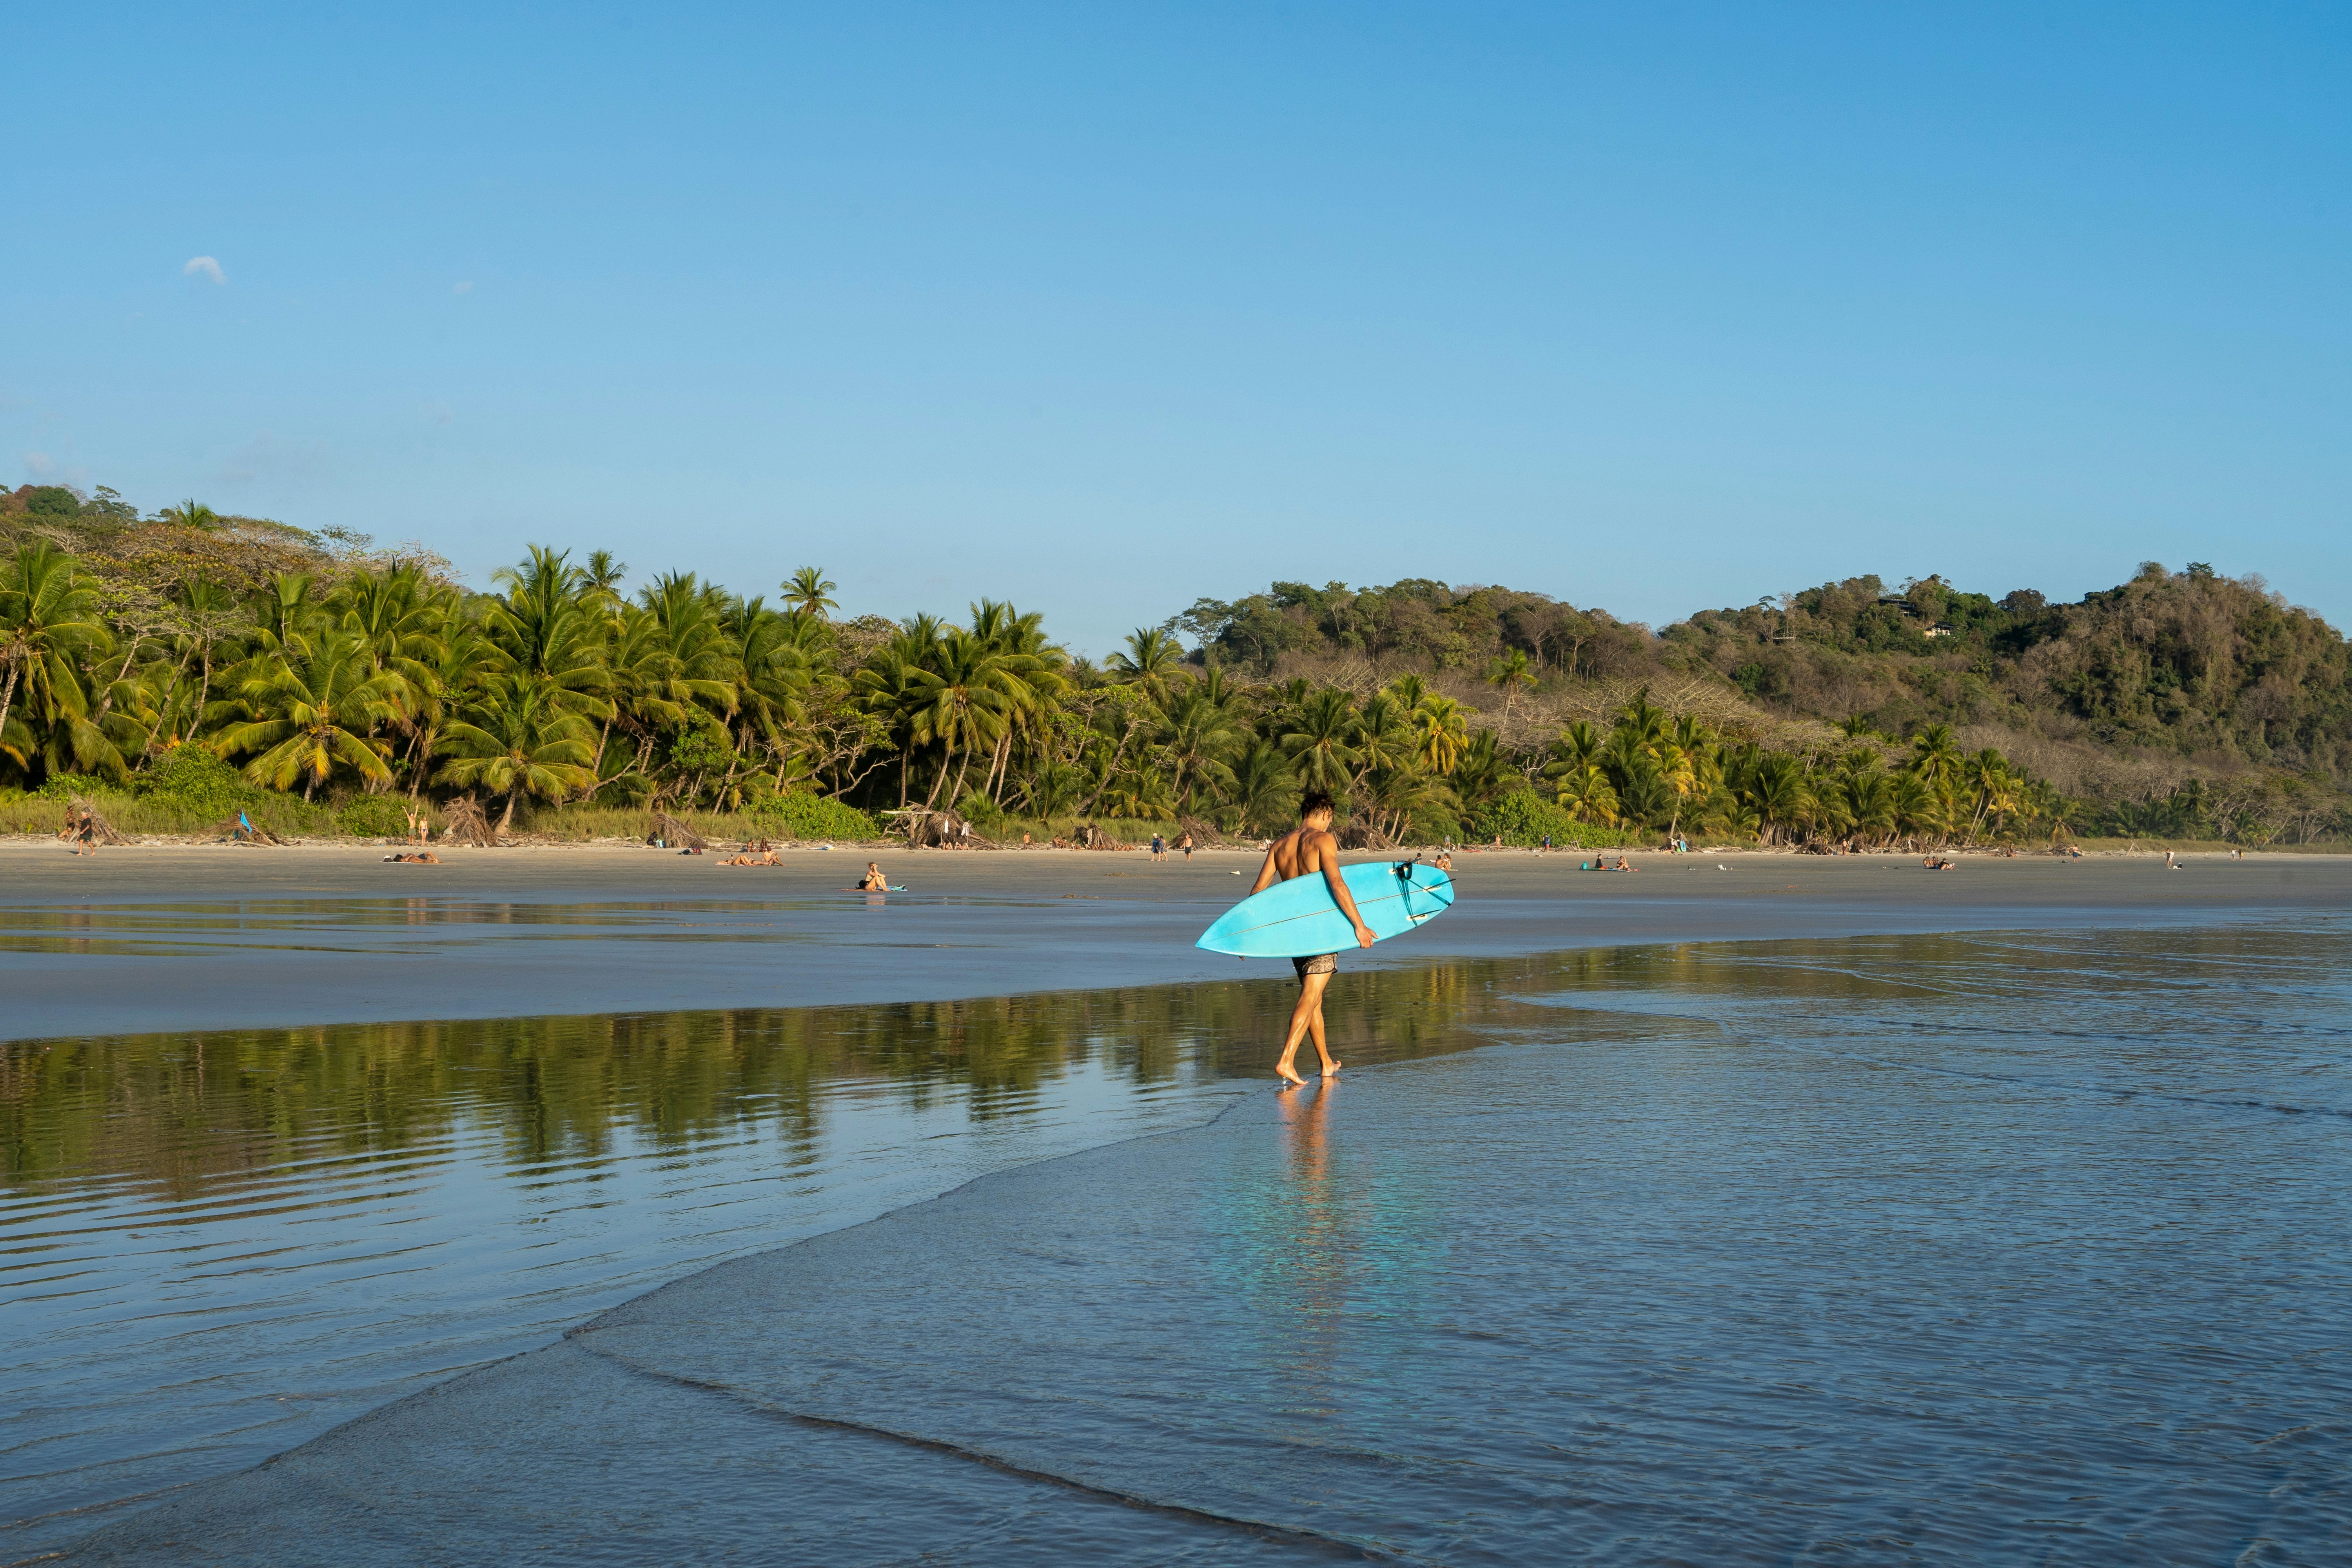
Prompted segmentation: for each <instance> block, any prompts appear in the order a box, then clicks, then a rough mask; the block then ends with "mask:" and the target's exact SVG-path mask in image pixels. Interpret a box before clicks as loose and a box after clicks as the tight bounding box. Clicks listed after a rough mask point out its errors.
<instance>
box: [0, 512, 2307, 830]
mask: <svg viewBox="0 0 2352 1568" xmlns="http://www.w3.org/2000/svg"><path fill="white" fill-rule="evenodd" d="M0 549H5V560H0V804H5V798H6V797H7V796H8V795H10V794H11V792H13V793H14V795H15V798H17V799H19V800H22V799H23V798H24V796H25V795H27V794H30V795H38V796H43V797H47V798H50V799H56V798H58V797H61V796H64V795H72V794H78V793H102V792H113V794H114V795H116V796H118V797H128V798H155V799H170V800H176V801H179V802H181V803H182V804H183V805H185V806H186V809H187V810H188V811H190V812H197V813H206V812H215V811H219V810H229V811H231V813H232V815H233V812H234V810H236V809H246V810H248V811H251V810H275V811H278V812H279V813H280V814H281V816H284V815H285V814H287V813H293V814H295V816H299V817H300V821H299V824H298V826H303V827H304V828H305V829H306V830H307V829H309V828H313V827H316V826H319V825H320V823H321V822H329V823H331V824H340V825H341V826H342V827H344V828H345V829H347V830H351V831H371V832H373V831H382V830H383V828H384V827H385V825H387V824H391V823H397V822H398V820H399V819H400V816H401V811H400V809H399V807H398V805H397V804H396V803H400V802H406V801H415V802H417V803H419V804H421V805H428V806H429V805H433V804H434V803H436V802H439V803H450V802H455V801H457V800H464V801H466V802H467V803H470V807H471V808H473V809H487V810H488V813H489V814H490V815H491V816H492V817H493V818H494V819H495V820H496V821H498V822H499V823H500V824H502V825H504V826H508V827H514V826H523V825H527V824H528V823H530V821H531V820H533V819H534V817H539V816H545V814H547V813H550V812H560V811H565V810H570V811H574V812H576V811H579V810H583V809H588V808H590V807H593V806H603V807H609V808H623V807H626V808H643V807H659V808H662V809H667V810H687V809H690V808H697V807H698V808H702V809H706V810H729V811H735V812H740V813H745V814H748V816H749V818H750V819H751V820H753V821H761V820H764V821H768V822H771V823H772V824H773V825H774V826H775V830H776V831H777V832H778V834H779V835H780V836H783V835H787V834H789V833H790V832H793V831H794V830H796V829H798V828H801V827H811V826H812V825H829V826H823V829H822V830H823V831H824V832H826V833H829V834H833V835H835V836H845V835H847V834H849V833H850V832H852V831H853V830H854V829H855V828H856V826H858V825H863V826H865V827H866V829H869V830H870V829H872V828H873V826H874V822H875V815H882V814H888V813H891V812H895V811H898V809H900V808H902V807H906V806H909V805H916V806H928V807H931V808H934V809H953V810H955V811H957V812H959V813H961V814H962V815H963V816H966V817H968V818H969V819H971V821H973V822H975V823H977V824H978V825H980V826H981V827H982V831H983V832H992V833H1016V830H1022V829H1026V828H1036V829H1041V830H1043V831H1044V832H1046V833H1053V832H1056V831H1062V830H1064V829H1065V828H1066V826H1068V825H1072V824H1075V823H1076V822H1078V821H1081V820H1087V819H1091V820H1095V821H1101V820H1104V819H1110V818H1125V819H1129V820H1130V821H1134V822H1153V823H1162V822H1164V823H1173V822H1178V821H1184V822H1189V823H1191V824H1192V825H1194V826H1196V828H1197V829H1199V830H1202V831H1224V832H1230V833H1240V834H1256V833H1263V832H1265V831H1268V830H1271V829H1273V828H1275V827H1276V826H1280V825H1282V824H1283V823H1285V822H1286V820H1287V819H1288V817H1289V816H1290V814H1291V811H1292V809H1293V807H1294V805H1295V803H1296V800H1297V793H1298V791H1299V790H1300V789H1301V788H1302V787H1304V786H1307V785H1314V786H1318V787H1323V788H1328V789H1330V790H1332V791H1333V792H1334V793H1336V794H1338V795H1339V796H1341V798H1342V799H1343V801H1344V802H1345V803H1346V809H1347V812H1348V815H1349V820H1350V825H1351V829H1352V831H1354V832H1355V833H1356V834H1357V835H1358V836H1360V837H1381V836H1385V837H1389V838H1392V839H1400V840H1412V841H1435V840H1438V839H1443V838H1450V837H1462V836H1465V835H1475V836H1478V837H1487V836H1490V835H1495V834H1500V835H1501V836H1503V837H1506V838H1509V839H1514V840H1517V841H1522V842H1526V841H1532V840H1534V839H1536V838H1538V837H1542V836H1544V835H1547V834H1549V835H1550V836H1551V837H1554V838H1555V839H1556V840H1560V841H1569V842H1584V843H1610V842H1620V841H1624V840H1626V839H1629V838H1636V837H1642V836H1645V835H1657V834H1664V833H1677V832H1679V833H1690V834H1696V835H1700V836H1716V837H1723V838H1727V839H1735V840H1737V839H1747V840H1752V841H1763V842H1801V843H1808V844H1812V845H1816V846H1822V847H1827V846H1856V847H1858V846H1867V845H1872V844H1886V843H1891V842H1895V841H1898V840H1900V841H1908V842H1912V843H1915V844H1916V843H1948V842H1955V841H1961V842H1966V841H1980V840H1985V839H2009V840H2032V841H2035V842H2046V841H2048V840H2049V839H2052V838H2063V837H2066V836H2068V835H2070V834H2081V833H2095V832H2110V833H2118V834H2136V835H2143V836H2158V835H2161V836H2168V837H2196V836H2214V835H2219V836H2225V837H2232V838H2236V839H2239V840H2242V841H2246V842H2257V843H2260V842H2275V841H2290V842H2293V841H2309V840H2314V839H2318V838H2326V837H2335V836H2337V835H2339V834H2340V833H2341V832H2342V831H2343V830H2344V827H2345V813H2344V805H2345V797H2344V795H2343V794H2342V793H2341V788H2340V786H2341V784H2343V783H2344V780H2343V779H2342V777H2341V776H2340V773H2339V770H2340V769H2341V768H2342V767H2343V766H2344V765H2345V764H2346V763H2347V761H2352V754H2347V751H2346V747H2345V742H2346V741H2347V733H2352V710H2347V698H2346V677H2347V657H2346V648H2345V644H2344V641H2343V639H2342V638H2341V637H2338V636H2337V635H2336V633H2335V632H2334V631H2333V630H2332V629H2331V628H2329V627H2328V626H2326V625H2325V624H2324V623H2322V622H2320V621H2318V620H2317V619H2316V618H2315V617H2313V616H2309V615H2308V614H2306V613H2305V612H2303V611H2299V610H2295V609H2294V608H2292V607H2290V606H2288V605H2285V604H2284V603H2283V602H2282V601H2281V600H2280V599H2279V598H2278V597H2277V596H2276V595H2272V594H2270V593H2268V592H2266V591H2265V590H2264V589H2263V586H2262V584H2260V583H2259V582H2258V581H2252V580H2247V581H2230V580H2225V579H2221V578H2219V577H2216V576H2215V575H2214V574H2212V573H2211V572H2210V571H2209V570H2207V569H2205V568H2203V567H2201V566H2196V565H2192V566H2190V567H2189V569H2188V570H2187V571H2185V572H2182V573H2179V574H2173V573H2168V572H2166V571H2164V570H2163V569H2161V568H2159V567H2156V566H2147V567H2144V568H2143V569H2142V570H2141V571H2140V573H2139V574H2137V576H2136V577H2134V578H2133V579H2132V580H2131V581H2130V582H2128V583H2126V584H2122V585H2121V586H2119V587H2117V588H2115V589H2113V590H2110V591H2107V592H2104V593H2098V594H2094V595H2089V596H2088V597H2087V598H2085V599H2084V600H2083V601H2082V602H2081V603H2079V604H2073V605H2062V604H2052V603H2049V602H2047V601H2045V600H2044V599H2043V598H2042V595H2039V594H2037V593H2034V592H2032V591H2030V590H2020V591H2017V592H2012V593H2010V594H2007V595H2004V596H2003V597H2002V598H2000V600H1998V601H1996V600H1994V599H1991V598H1990V597H1988V596H1985V595H1977V594H1970V593H1964V592H1961V591H1959V590H1958V589H1957V588H1954V587H1952V586H1950V585H1949V584H1945V583H1944V582H1943V581H1942V580H1941V579H1940V578H1936V577H1929V578H1927V579H1924V580H1920V581H1916V582H1911V583H1906V584H1903V585H1902V587H1901V589H1900V591H1899V592H1889V591H1887V589H1886V588H1885V585H1884V584H1881V583H1880V581H1879V580H1878V579H1876V578H1874V577H1860V578H1853V579H1850V580H1848V581H1845V582H1843V583H1838V584H1825V585H1823V586H1822V587H1821V588H1818V589H1811V590H1808V591H1806V592H1804V593H1801V594H1796V595H1789V596H1787V597H1785V598H1781V599H1776V600H1772V601H1769V602H1763V603H1759V604H1758V605H1753V606H1750V607H1748V608H1745V609H1724V610H1709V611H1702V612H1700V613H1698V614H1696V615H1694V616H1691V617H1690V618H1689V619H1688V620H1686V621H1683V622H1678V623H1676V624H1675V625H1674V626H1667V627H1665V628H1664V630H1663V631H1660V632H1656V633H1653V632H1652V631H1651V630H1650V629H1649V628H1647V627H1645V626H1638V625H1634V624H1631V623H1627V622H1623V621H1621V620H1619V619H1617V618H1616V617H1614V616H1611V615H1609V614H1608V613H1607V612H1606V611H1604V610H1601V609H1579V608H1576V607H1574V606H1572V605H1568V604H1565V603H1562V602H1559V601H1556V600H1554V599H1552V598H1549V597H1548V596H1547V595H1542V594H1538V593H1534V592H1530V591H1527V590H1522V589H1510V588H1501V587H1453V586H1449V585H1447V584H1444V583H1441V582H1438V581H1435V580H1432V579H1412V580H1408V581H1406V582H1402V583H1397V584H1391V585H1389V586H1387V587H1385V588H1364V589H1349V588H1348V587H1346V586H1345V585H1343V584H1327V585H1326V586H1324V587H1322V588H1319V589H1318V588H1312V587H1309V586H1307V585H1306V584H1275V585H1274V586H1273V587H1272V588H1271V589H1270V590H1269V591H1267V592H1265V593H1263V594H1255V595H1249V596H1247V597H1245V598H1243V599H1241V600H1238V601H1235V602H1233V603H1224V602H1221V601H1215V600H1210V599H1202V600H1200V601H1199V602H1197V603H1196V604H1194V605H1193V606H1192V609H1190V610H1189V611H1187V612H1185V613H1184V614H1182V615H1181V616H1175V617H1173V618H1172V619H1171V620H1170V621H1169V622H1167V623H1166V624H1165V625H1164V626H1160V627H1159V628H1157V629H1139V631H1138V632H1137V633H1136V634H1135V635H1134V636H1133V637H1130V638H1129V639H1128V644H1127V647H1126V648H1125V649H1124V650H1123V651H1122V652H1120V653H1118V654H1115V655H1113V656H1112V657H1111V658H1108V659H1107V660H1105V661H1103V662H1102V663H1100V664H1097V663H1095V662H1093V661H1090V660H1088V659H1086V658H1074V657H1072V656H1070V655H1069V654H1068V653H1067V652H1066V650H1064V649H1063V648H1061V647H1058V646H1057V645H1056V644H1055V642H1054V641H1053V639H1052V637H1051V635H1050V633H1049V631H1048V629H1047V628H1046V627H1045V626H1044V625H1043V624H1042V622H1041V620H1040V618H1039V617H1038V616H1035V615H1034V614H1024V613H1022V612H1020V611H1019V610H1017V609H1015V608H1014V607H1013V606H1012V605H1005V604H1000V603H996V602H992V601H990V600H986V599H982V600H980V601H978V602H977V603H975V604H973V605H971V606H970V610H969V614H968V616H965V617H964V618H962V620H961V622H960V623H951V622H949V621H946V620H942V619H940V618H938V617H937V616H934V615H931V614H927V613H920V612H918V613H913V614H909V615H908V616H907V617H906V618H905V619H903V620H895V621H894V620H888V619H885V618H882V617H878V616H866V617H863V618H860V619H855V620H844V619H842V618H840V617H839V616H837V614H836V609H837V606H836V605H835V602H834V600H833V597H832V588H833V584H830V583H828V582H826V581H825V580H824V575H823V574H822V572H820V571H818V570H816V569H814V568H810V569H804V570H803V571H802V572H800V573H798V574H795V575H794V576H793V578H792V579H791V580H789V581H788V582H786V583H784V584H781V585H780V587H779V588H778V590H777V594H776V598H775V600H774V602H771V601H770V600H769V599H768V598H767V597H766V596H764V595H745V594H742V593H740V592H736V591H732V590H730V589H728V588H725V587H721V586H720V585H719V584H710V583H706V582H702V581H699V580H698V579H697V578H696V577H695V576H694V575H693V574H684V573H670V574H662V575H658V576H656V577H654V578H653V579H652V580H651V581H650V582H648V583H646V584H644V585H642V586H641V587H639V588H638V589H637V591H636V592H635V594H634V595H631V594H627V593H625V592H624V591H623V584H625V582H626V581H628V579H629V574H628V569H627V567H626V566H625V565H624V564H623V563H620V562H618V561H615V560H614V559H613V558H612V557H611V556H610V555H609V554H607V553H605V552H589V553H586V554H575V553H573V552H566V551H562V550H559V549H552V548H541V549H534V550H533V552H531V554H530V558H529V559H527V560H525V561H522V562H519V563H516V564H515V565H514V567H512V568H511V569H509V570H508V571H505V572H501V573H499V574H498V576H497V579H496V580H495V581H494V582H492V583H491V584H485V585H484V586H483V589H482V590H476V589H471V588H468V587H467V586H465V585H463V584H459V583H458V582H457V581H456V579H455V576H454V574H452V572H451V571H450V569H449V566H448V563H446V561H444V560H442V559H441V558H439V557H438V556H436V555H434V554H433V553H431V552H428V551H426V550H425V549H424V548H423V547H421V546H416V545H409V546H402V547H396V548H392V549H379V548H377V547H375V546H374V545H373V542H371V541H369V540H367V539H366V538H364V537H362V536H359V535H354V534H350V533H346V532H341V531H334V530H322V531H315V532H314V531H304V530H301V529H299V528H293V527H289V526H288V525H285V524H282V523H278V522H274V521H268V520H260V519H250V518H238V517H230V516H224V515H221V514H218V513H215V511H213V510H211V509H209V508H206V507H205V506H202V505H200V504H198V503H196V502H194V501H188V502H184V503H182V504H181V505H179V506H176V507H172V508H167V509H165V510H162V511H159V512H157V513H154V514H152V515H151V516H146V517H142V516H141V515H139V513H138V512H137V511H136V510H135V509H133V508H132V507H131V506H130V505H129V504H128V503H127V502H125V501H123V500H121V497H119V496H117V495H115V494H114V493H113V492H111V491H109V490H100V491H98V492H97V493H96V494H95V495H94V496H88V497H85V496H83V495H81V494H79V492H76V491H73V490H69V489H64V488H61V487H41V488H34V487H27V488H26V489H20V490H18V491H16V492H15V493H14V494H12V495H6V496H0ZM1187 637H1189V646H1188V643H1187V640H1186V638H1187ZM304 814H307V815H304ZM869 814H875V815H869ZM286 820H289V821H291V820H293V818H292V817H287V818H286Z"/></svg>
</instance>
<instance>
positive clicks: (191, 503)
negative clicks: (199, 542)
mask: <svg viewBox="0 0 2352 1568" xmlns="http://www.w3.org/2000/svg"><path fill="white" fill-rule="evenodd" d="M163 521H166V522H176V523H178V524H179V525H180V526H181V527H182V528H206V529H210V528H218V527H219V526H220V522H221V518H220V513H218V512H216V511H215V510H213V509H212V508H210V507H208V506H206V505H205V503H204V502H202V501H200V500H194V499H191V500H184V501H182V502H181V503H180V504H179V505H177V506H167V507H165V508H164V509H163Z"/></svg>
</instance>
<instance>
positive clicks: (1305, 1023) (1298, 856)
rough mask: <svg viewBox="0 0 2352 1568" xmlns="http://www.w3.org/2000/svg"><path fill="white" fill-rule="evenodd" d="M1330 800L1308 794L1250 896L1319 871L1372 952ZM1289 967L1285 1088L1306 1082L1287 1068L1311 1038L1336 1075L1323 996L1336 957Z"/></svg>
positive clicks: (1279, 1072)
mask: <svg viewBox="0 0 2352 1568" xmlns="http://www.w3.org/2000/svg"><path fill="white" fill-rule="evenodd" d="M1331 816H1332V811H1331V797H1330V796H1329V795H1325V794H1324V793H1323V792H1322V791H1321V790H1315V791H1312V792H1311V793H1309V794H1308V795H1307V798H1306V799H1305V800H1303V801H1301V802H1299V803H1298V826H1297V827H1294V828H1292V829H1291V830H1290V831H1289V832H1288V833H1286V834H1284V835H1283V836H1282V837H1279V838H1277V839H1276V840H1275V841H1274V845H1273V847H1271V848H1269V849H1268V850H1267V851H1266V852H1265V865H1264V866H1261V867H1260V868H1258V873H1257V882H1256V884H1255V886H1253V887H1252V888H1251V889H1250V891H1251V892H1252V893H1263V892H1264V891H1265V890H1266V889H1268V888H1271V887H1273V886H1274V885H1275V884H1276V882H1287V881H1289V880H1290V879H1292V878H1294V877H1310V876H1313V875H1314V874H1315V873H1316V872H1318V871H1320V872H1321V873H1323V880H1324V881H1325V883H1326V884H1328V886H1329V888H1330V889H1331V901H1332V902H1333V903H1335V904H1338V905H1339V912H1340V913H1341V914H1343V915H1345V916H1347V917H1348V923H1349V924H1350V925H1352V926H1354V927H1355V928H1356V945H1357V946H1358V947H1370V946H1371V945H1372V942H1373V940H1374V939H1373V936H1372V928H1371V927H1370V926H1368V925H1366V924H1365V923H1364V918H1363V916H1361V915H1360V914H1358V913H1357V912H1356V900H1355V895H1353V894H1352V893H1350V892H1349V891H1348V884H1347V883H1346V882H1344V881H1342V880H1341V879H1340V878H1339V840H1338V839H1336V838H1334V837H1331ZM1290 966H1291V967H1292V968H1293V969H1296V970H1297V972H1298V1005H1297V1006H1296V1007H1293V1008H1292V1009H1291V1010H1290V1037H1289V1038H1288V1039H1286V1040H1285V1041H1283V1043H1282V1059H1281V1060H1279V1061H1277V1062H1276V1063H1275V1064H1274V1070H1275V1074H1276V1077H1278V1078H1280V1079H1282V1081H1283V1083H1284V1085H1285V1086H1286V1087H1287V1086H1289V1085H1291V1084H1300V1083H1305V1082H1306V1081H1307V1080H1306V1079H1303V1078H1301V1077H1299V1076H1298V1073H1297V1069H1296V1068H1293V1067H1292V1066H1291V1065H1290V1064H1291V1061H1292V1058H1296V1057H1297V1055H1298V1042H1299V1041H1300V1040H1301V1039H1302V1038H1304V1037H1307V1036H1309V1035H1312V1037H1314V1040H1315V1054H1316V1055H1317V1056H1318V1057H1320V1058H1323V1074H1324V1076H1325V1077H1326V1078H1328V1077H1329V1076H1331V1075H1332V1074H1333V1073H1336V1072H1338V1071H1339V1063H1338V1062H1337V1061H1335V1060H1333V1059H1332V1057H1331V1052H1330V1050H1329V1048H1328V1047H1327V1046H1326V1045H1325V1044H1324V1039H1323V992H1324V990H1325V988H1326V987H1328V985H1329V984H1331V976H1333V975H1334V974H1337V973H1339V954H1338V953H1336V952H1325V953H1318V954H1316V955H1314V956H1313V957H1307V958H1294V959H1292V960H1291V961H1290Z"/></svg>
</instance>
